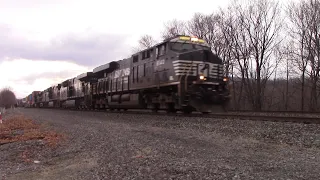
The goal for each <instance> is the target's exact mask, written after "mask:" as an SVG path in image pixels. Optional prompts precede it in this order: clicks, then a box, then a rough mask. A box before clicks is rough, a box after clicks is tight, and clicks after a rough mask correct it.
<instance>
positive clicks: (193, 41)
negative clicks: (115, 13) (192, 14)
mask: <svg viewBox="0 0 320 180" xmlns="http://www.w3.org/2000/svg"><path fill="white" fill-rule="evenodd" d="M26 99H27V102H26V104H27V105H28V106H30V107H36V108H42V107H47V108H77V109H109V110H111V111H112V110H127V109H150V110H152V111H155V112H156V111H158V110H166V111H167V112H170V113H174V112H177V111H182V112H184V113H191V112H192V111H198V112H202V113H210V112H212V111H216V110H218V111H221V110H222V111H223V110H224V107H225V106H226V105H227V104H228V102H229V100H230V93H229V89H228V79H227V77H224V64H223V61H222V59H221V58H219V57H218V56H217V55H216V54H214V53H213V52H212V51H211V47H210V46H209V45H208V43H207V42H205V41H204V40H203V39H200V38H197V37H192V36H184V35H178V36H175V37H172V38H169V39H166V40H164V41H163V42H161V43H159V44H156V45H155V46H152V47H150V48H147V49H145V50H142V51H140V52H138V53H135V54H133V55H132V56H131V57H129V58H126V59H122V60H117V61H112V62H109V63H107V64H104V65H101V66H99V67H96V68H94V69H93V71H92V72H85V73H83V74H80V75H78V76H76V77H73V78H70V79H67V80H65V81H64V82H61V83H59V84H56V85H55V86H52V87H49V88H47V89H45V90H43V91H34V92H32V93H31V94H30V95H29V96H28V97H27V98H26Z"/></svg>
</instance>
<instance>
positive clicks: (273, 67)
mask: <svg viewBox="0 0 320 180" xmlns="http://www.w3.org/2000/svg"><path fill="white" fill-rule="evenodd" d="M176 35H195V36H197V37H199V38H202V39H204V40H206V41H207V42H208V43H209V45H210V46H211V47H212V51H213V52H214V53H215V54H217V55H219V56H220V57H221V58H222V60H223V62H224V65H225V76H227V77H229V79H230V82H229V87H230V90H231V94H232V100H231V102H230V104H229V109H232V110H255V111H260V110H265V111H268V110H269V111H270V110H272V111H277V110H278V111H318V109H319V105H320V98H319V71H320V69H319V68H320V60H319V59H320V0H302V1H299V2H293V1H292V2H289V3H288V4H280V2H279V1H275V0H248V1H246V2H245V1H241V3H240V2H238V1H237V0H234V1H232V3H230V5H229V6H227V8H220V9H219V10H218V11H216V12H213V13H212V14H202V13H196V14H194V15H193V17H192V18H191V19H190V20H189V21H179V20H177V19H173V20H171V21H169V22H167V23H165V24H164V29H163V31H162V33H161V37H162V38H163V39H166V38H170V37H173V36H176ZM155 43H157V41H156V40H155V39H154V38H153V37H151V36H150V35H144V36H142V37H141V39H140V40H139V47H138V49H144V48H148V47H151V46H152V45H154V44H155Z"/></svg>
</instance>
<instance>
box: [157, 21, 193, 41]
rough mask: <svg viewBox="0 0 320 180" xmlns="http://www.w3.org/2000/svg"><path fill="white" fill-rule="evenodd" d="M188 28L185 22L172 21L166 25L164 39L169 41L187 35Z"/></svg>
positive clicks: (163, 33)
mask: <svg viewBox="0 0 320 180" xmlns="http://www.w3.org/2000/svg"><path fill="white" fill-rule="evenodd" d="M186 32H187V28H186V23H185V22H184V21H179V20H176V19H174V20H172V21H169V22H167V23H165V24H164V30H163V32H162V38H163V39H168V38H171V37H174V36H177V35H186Z"/></svg>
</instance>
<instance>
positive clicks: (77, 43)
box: [0, 24, 130, 66]
mask: <svg viewBox="0 0 320 180" xmlns="http://www.w3.org/2000/svg"><path fill="white" fill-rule="evenodd" d="M126 38H127V36H121V35H114V34H94V35H88V34H85V35H83V36H82V35H75V34H68V35H64V36H60V37H57V38H55V39H53V40H52V41H51V42H50V43H49V44H48V43H47V44H41V43H40V44H39V42H36V41H32V40H28V39H26V38H23V37H19V36H18V34H17V33H15V32H14V31H13V29H11V28H10V27H9V26H6V25H1V24H0V59H1V58H3V57H10V58H25V59H32V60H68V61H72V62H75V63H77V64H81V65H86V66H98V65H101V64H104V63H106V62H109V61H112V60H118V59H121V58H126V56H127V55H128V54H129V53H130V48H128V47H126V45H125V40H126Z"/></svg>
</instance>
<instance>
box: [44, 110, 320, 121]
mask: <svg viewBox="0 0 320 180" xmlns="http://www.w3.org/2000/svg"><path fill="white" fill-rule="evenodd" d="M43 109H53V110H69V111H93V112H99V113H124V114H145V115H156V114H157V115H164V116H177V117H202V118H209V119H210V118H220V119H238V120H255V121H273V122H293V123H305V124H320V115H319V116H318V115H315V114H305V113H274V112H270V113H269V112H250V113H248V112H236V111H231V112H226V113H210V114H201V113H198V112H194V113H192V114H183V113H181V112H177V113H166V112H164V111H159V112H151V110H139V109H137V110H129V111H117V110H115V111H110V110H97V109H94V110H84V109H63V108H43Z"/></svg>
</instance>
